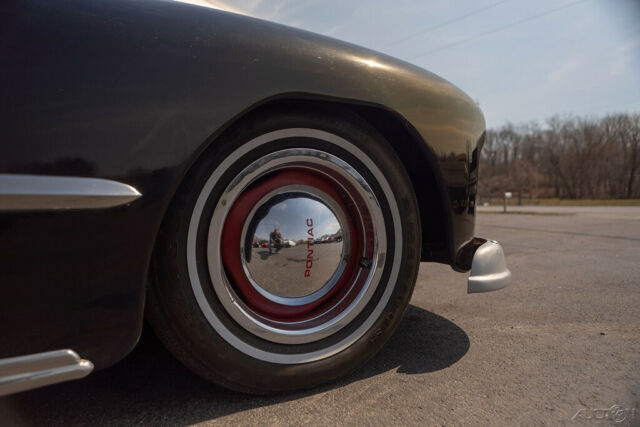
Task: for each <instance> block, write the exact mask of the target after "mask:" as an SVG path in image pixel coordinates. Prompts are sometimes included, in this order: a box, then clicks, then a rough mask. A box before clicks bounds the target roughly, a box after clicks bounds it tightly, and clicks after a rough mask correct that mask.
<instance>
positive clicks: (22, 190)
mask: <svg viewBox="0 0 640 427" xmlns="http://www.w3.org/2000/svg"><path fill="white" fill-rule="evenodd" d="M140 196H141V194H140V193H139V192H138V190H136V189H135V188H133V187H132V186H130V185H127V184H122V183H120V182H117V181H111V180H108V179H100V178H81V177H66V176H47V175H21V174H0V211H16V210H20V211H33V210H58V209H102V208H110V207H114V206H119V205H123V204H126V203H130V202H132V201H134V200H136V199H137V198H138V197H140Z"/></svg>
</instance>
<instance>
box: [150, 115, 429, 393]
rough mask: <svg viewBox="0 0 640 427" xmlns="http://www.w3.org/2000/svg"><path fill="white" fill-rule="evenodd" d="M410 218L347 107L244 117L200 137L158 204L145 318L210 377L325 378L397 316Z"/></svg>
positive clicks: (416, 244) (381, 149)
mask: <svg viewBox="0 0 640 427" xmlns="http://www.w3.org/2000/svg"><path fill="white" fill-rule="evenodd" d="M419 224H420V221H419V214H418V208H417V205H416V200H415V195H414V193H413V189H412V186H411V182H410V181H409V178H408V177H407V174H406V172H405V170H404V168H403V166H402V164H401V162H400V161H399V159H398V157H397V155H396V154H395V152H394V151H393V149H392V147H391V145H390V144H389V142H388V141H386V140H385V139H384V138H383V137H382V136H381V135H380V134H379V133H378V132H377V131H376V130H375V129H374V128H372V127H371V126H370V125H369V124H368V123H367V122H365V121H363V120H362V119H361V118H360V117H359V116H356V115H352V114H351V113H349V112H341V113H340V114H336V113H335V112H333V111H324V110H314V111H299V110H293V109H279V110H273V111H272V112H271V113H268V114H260V115H253V116H250V117H248V118H245V119H244V120H242V121H241V122H240V123H238V124H236V125H235V126H233V127H232V128H231V129H229V130H227V131H226V132H225V133H224V134H223V135H222V136H221V137H220V138H218V139H217V140H216V141H215V142H213V143H212V145H211V146H210V147H209V148H208V149H207V150H206V151H205V152H204V153H203V155H202V156H201V157H200V158H199V159H198V161H197V162H196V164H195V165H194V166H193V167H192V168H191V170H190V172H189V173H188V175H187V177H186V178H185V180H184V181H183V183H182V184H181V187H180V189H179V190H178V192H177V194H176V196H175V198H174V200H173V202H172V203H171V206H170V207H169V209H168V212H167V214H166V217H165V219H164V222H163V224H162V227H161V231H160V234H159V236H158V241H157V244H156V250H155V251H154V255H153V262H152V269H153V271H152V279H153V283H152V285H151V286H150V289H149V299H148V308H147V315H148V318H149V320H150V323H151V324H152V326H153V328H154V330H155V332H156V334H157V335H158V336H159V338H160V339H161V340H162V341H163V342H164V343H165V345H166V346H167V347H168V348H169V350H170V351H171V352H172V353H173V354H174V355H176V356H177V357H178V358H179V359H180V360H182V361H183V363H185V364H186V365H187V366H188V367H189V368H190V369H192V370H193V371H195V372H196V373H198V374H199V375H201V376H203V377H205V378H207V379H209V380H211V381H214V382H216V383H219V384H221V385H223V386H226V387H229V388H232V389H236V390H240V391H245V392H253V393H270V392H277V391H289V390H295V389H302V388H309V387H312V386H315V385H318V384H321V383H325V382H328V381H332V380H334V379H336V378H338V377H340V376H343V375H344V374H346V373H348V372H349V371H351V370H353V369H354V368H356V367H358V366H360V365H362V364H363V363H364V362H365V361H366V360H367V359H369V358H370V357H371V356H372V355H373V354H375V353H376V352H377V351H378V350H379V349H380V348H381V346H382V345H383V344H384V342H385V341H386V340H387V338H388V337H389V336H390V335H391V333H392V332H393V330H394V328H395V326H396V325H397V324H398V322H399V320H400V317H401V315H402V313H403V311H404V309H405V307H406V305H407V303H408V301H409V299H410V297H411V293H412V290H413V286H414V283H415V279H416V275H417V270H418V266H419V260H420V234H421V233H420V228H419V227H420V225H419ZM264 241H268V242H272V243H270V244H268V247H267V248H265V247H264V246H265V245H264V244H263V242H264ZM289 241H293V242H294V245H290V244H286V245H285V244H279V243H278V242H289Z"/></svg>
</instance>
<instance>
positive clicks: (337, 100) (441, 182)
mask: <svg viewBox="0 0 640 427" xmlns="http://www.w3.org/2000/svg"><path fill="white" fill-rule="evenodd" d="M280 102H282V103H286V102H292V103H294V102H310V103H324V104H336V105H340V106H342V107H344V108H354V107H355V108H358V107H360V108H369V109H374V110H377V111H381V112H384V113H385V114H389V115H392V116H393V117H394V118H395V119H396V120H397V121H398V122H399V123H401V124H402V125H403V128H404V129H405V130H406V134H407V136H408V137H409V138H410V139H411V140H412V141H413V142H414V143H415V146H416V147H418V149H419V150H420V153H421V154H422V158H423V159H424V161H425V162H426V164H427V167H428V168H429V170H430V171H431V172H432V173H433V174H434V178H435V182H436V186H437V188H436V191H437V194H438V196H439V205H440V206H439V210H440V214H441V215H442V219H443V222H444V224H442V226H443V227H444V238H445V241H444V242H443V243H444V246H445V247H444V248H443V249H444V252H443V253H444V254H445V255H444V256H443V257H427V254H425V253H424V240H423V254H422V260H423V261H425V260H426V261H435V262H439V263H445V264H449V265H453V264H454V260H455V255H456V254H455V248H454V246H455V245H454V239H453V227H454V225H453V218H452V212H451V202H450V200H449V196H448V191H447V186H446V181H445V179H444V177H443V175H442V170H441V168H440V165H439V162H438V157H437V155H436V153H435V151H434V150H433V148H432V147H431V145H430V144H429V143H428V141H426V140H425V139H424V138H423V136H422V135H421V134H420V132H418V130H417V129H416V128H415V126H414V125H413V124H412V123H411V122H410V121H409V120H408V119H407V118H406V117H405V116H404V115H403V114H401V113H400V112H399V111H397V110H394V109H392V108H390V107H388V106H386V105H384V104H381V103H377V102H371V101H366V100H362V99H357V98H344V97H336V96H331V95H324V94H318V93H313V92H305V91H289V92H283V93H279V94H274V95H271V96H268V97H265V98H262V99H259V100H257V101H255V102H253V103H251V104H250V105H248V106H247V107H245V108H243V109H242V110H240V111H238V112H237V113H235V114H234V115H233V116H232V117H230V118H229V119H228V120H227V121H225V122H224V124H222V125H221V126H219V127H218V128H217V129H215V130H214V131H213V132H212V133H211V134H210V135H209V136H208V137H207V138H206V139H205V140H204V141H203V142H202V143H201V144H200V145H199V146H198V148H197V149H196V150H195V151H194V152H193V153H192V155H191V156H190V157H189V158H188V159H187V160H186V161H185V162H184V164H183V165H182V167H181V168H180V169H181V172H180V173H179V174H178V175H177V176H176V178H177V179H176V180H175V182H174V184H173V187H172V188H171V191H170V192H169V195H168V200H169V203H167V204H166V205H165V207H164V209H163V212H162V218H164V216H165V215H166V211H167V209H168V206H169V204H170V203H171V200H173V198H174V197H175V195H176V193H177V191H178V189H179V188H180V185H182V183H183V181H184V179H185V177H186V176H187V174H188V173H189V171H190V170H191V168H192V167H193V165H194V164H195V163H196V162H197V161H198V159H199V158H200V157H201V156H202V155H203V153H204V152H205V151H206V150H207V149H208V148H210V147H211V146H212V145H213V144H215V141H216V140H217V139H218V138H220V137H221V136H222V135H223V134H224V133H225V132H226V131H228V130H229V129H231V128H232V127H233V126H234V125H235V124H237V123H239V122H240V121H241V120H243V119H244V118H246V117H248V116H249V115H250V114H252V113H255V112H257V111H258V110H259V109H260V108H264V107H266V106H268V105H269V104H277V103H280ZM355 112H356V113H358V111H355ZM363 119H364V120H367V119H366V118H363ZM367 121H368V120H367ZM369 123H370V122H369ZM370 124H371V123H370ZM372 125H373V124H372ZM373 127H374V128H375V125H373ZM390 142H391V146H392V147H393V149H394V150H395V151H396V153H397V152H398V150H397V146H396V144H395V143H394V141H390ZM412 184H413V189H414V192H415V193H416V196H418V194H419V190H420V186H419V185H417V183H415V182H413V180H412ZM420 217H421V220H422V218H423V213H422V212H420ZM159 227H160V225H159V226H158V230H157V231H156V235H157V233H158V232H159V231H160V229H159ZM155 240H156V239H154V242H153V246H155V244H156V242H155ZM425 257H426V258H425Z"/></svg>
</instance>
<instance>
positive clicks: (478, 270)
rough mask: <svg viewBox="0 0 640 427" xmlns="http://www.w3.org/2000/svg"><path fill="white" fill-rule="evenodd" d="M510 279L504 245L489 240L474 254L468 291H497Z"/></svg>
mask: <svg viewBox="0 0 640 427" xmlns="http://www.w3.org/2000/svg"><path fill="white" fill-rule="evenodd" d="M510 281H511V272H510V271H509V269H508V268H507V263H506V262H505V260H504V252H503V251H502V246H500V243H498V242H496V241H494V240H487V242H486V243H483V244H482V245H480V246H479V247H478V249H476V252H475V253H474V254H473V260H472V262H471V274H470V275H469V284H468V287H467V293H470V294H472V293H477V292H490V291H495V290H498V289H502V288H504V287H505V286H507V285H508V284H509V282H510Z"/></svg>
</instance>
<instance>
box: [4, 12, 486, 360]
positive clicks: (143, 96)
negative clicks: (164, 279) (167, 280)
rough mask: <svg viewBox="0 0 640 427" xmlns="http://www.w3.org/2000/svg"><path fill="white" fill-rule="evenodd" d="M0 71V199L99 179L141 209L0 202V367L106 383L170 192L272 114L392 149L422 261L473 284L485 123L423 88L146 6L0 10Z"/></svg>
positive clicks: (132, 319) (290, 32) (132, 322)
mask: <svg viewBox="0 0 640 427" xmlns="http://www.w3.org/2000/svg"><path fill="white" fill-rule="evenodd" d="M0 63H1V64H0V65H1V66H0V85H1V90H0V93H1V97H2V98H1V105H2V107H1V114H0V182H1V181H2V180H3V177H4V178H6V177H7V176H14V177H15V176H21V175H35V176H60V177H87V178H101V179H105V180H110V181H116V182H119V183H125V184H127V185H129V186H131V187H134V188H135V189H136V190H137V191H138V192H139V193H140V194H141V197H138V198H136V199H135V200H131V201H130V202H128V203H124V204H120V205H117V206H113V207H107V208H101V209H91V208H78V209H38V208H37V207H36V208H35V209H25V208H24V206H20V205H16V204H15V198H14V199H11V198H10V197H8V196H7V194H4V195H3V194H0V210H1V211H2V212H0V336H1V337H2V344H0V358H9V357H17V356H21V355H27V354H33V353H38V352H44V351H50V350H56V349H66V348H70V349H73V350H74V351H76V352H77V353H78V354H80V355H82V357H84V358H86V359H88V360H91V361H92V362H93V363H94V364H95V366H96V367H97V368H104V367H107V366H109V365H111V364H113V363H115V362H117V361H118V360H120V359H122V358H123V357H124V356H125V355H127V354H128V353H129V352H130V351H131V349H132V348H133V347H134V346H135V345H136V342H137V340H138V338H139V336H140V333H141V328H142V323H143V313H144V309H145V290H146V287H147V283H148V281H149V277H148V275H149V267H150V259H151V256H152V252H153V249H154V245H155V244H156V238H157V235H158V232H159V229H160V226H161V223H162V221H163V218H164V216H165V212H166V210H167V208H168V206H169V204H170V202H171V201H172V198H173V197H174V194H175V193H176V191H177V189H178V188H179V186H180V184H181V182H182V180H183V179H184V177H185V176H186V175H187V173H188V171H189V169H190V168H191V166H192V165H193V164H194V163H195V162H196V161H197V159H198V158H199V156H200V155H201V154H202V153H203V152H204V151H205V150H206V148H207V147H208V146H210V145H211V144H215V141H216V139H217V138H218V136H219V135H221V134H222V133H223V132H224V131H225V130H226V129H228V128H229V127H230V126H232V125H233V124H234V123H236V122H238V121H239V120H240V119H241V118H242V117H244V116H246V115H247V114H250V113H255V112H256V111H266V110H269V109H272V108H276V107H278V106H281V105H295V106H298V107H299V108H304V107H305V106H308V105H322V106H327V107H328V108H333V107H334V106H338V107H339V108H342V109H346V110H349V111H351V112H353V113H354V114H357V115H358V116H360V117H362V118H364V120H366V121H368V122H369V123H371V124H372V126H374V127H375V128H376V129H377V130H378V131H379V132H380V133H381V134H382V135H384V136H386V137H387V138H388V139H389V140H390V141H392V142H393V146H394V149H395V151H396V152H397V154H398V157H399V158H400V159H401V161H402V162H403V164H404V165H405V168H406V170H407V173H408V175H409V178H410V180H411V183H412V185H413V189H414V191H415V194H416V197H417V203H418V207H419V209H420V217H421V224H420V225H421V230H422V231H421V233H422V242H423V245H422V252H421V253H422V255H421V259H422V260H423V261H435V262H440V263H445V264H449V265H451V266H452V267H453V268H454V269H455V270H458V271H468V270H469V269H470V268H471V259H472V257H473V253H474V250H475V248H476V247H477V246H478V244H477V242H476V243H474V240H473V239H474V222H475V197H476V183H477V174H478V157H479V151H480V149H481V146H482V142H483V138H484V119H483V116H482V113H481V112H480V110H479V109H478V107H477V106H476V104H475V103H474V102H473V100H471V99H470V98H469V97H468V96H466V95H465V94H464V93H463V92H461V91H460V90H459V89H457V88H456V87H454V86H453V85H452V84H450V83H448V82H447V81H445V80H443V79H441V78H440V77H437V76H435V75H433V74H431V73H429V72H427V71H424V70H422V69H419V68H417V67H415V66H413V65H410V64H407V63H404V62H401V61H398V60H395V59H393V58H390V57H387V56H385V55H382V54H379V53H376V52H373V51H370V50H367V49H364V48H360V47H357V46H354V45H351V44H348V43H343V42H340V41H336V40H333V39H329V38H326V37H323V36H319V35H316V34H312V33H308V32H305V31H301V30H297V29H293V28H289V27H285V26H281V25H277V24H273V23H270V22H266V21H262V20H257V19H253V18H250V17H245V16H240V15H235V14H229V13H226V12H222V11H217V10H211V9H205V8H200V7H195V6H190V5H184V4H181V3H175V2H170V1H157V0H142V1H130V0H108V1H84V0H61V1H55V2H52V1H48V0H21V1H7V2H2V4H1V5H0ZM5 193H6V192H5ZM10 200H13V201H14V202H11V201H10ZM12 203H13V204H12Z"/></svg>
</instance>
